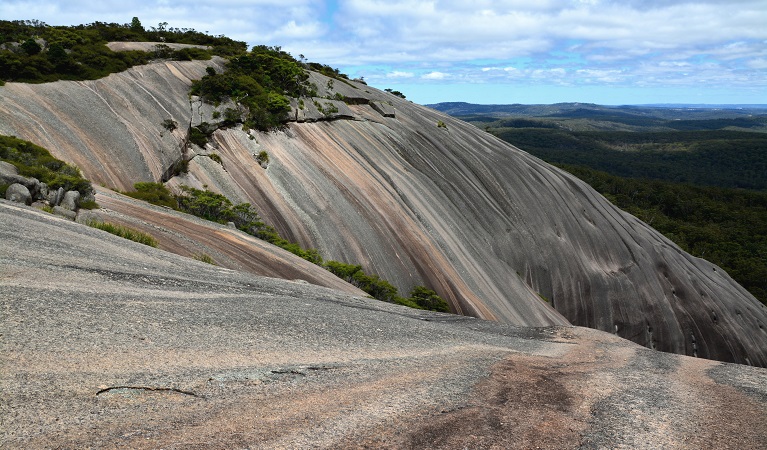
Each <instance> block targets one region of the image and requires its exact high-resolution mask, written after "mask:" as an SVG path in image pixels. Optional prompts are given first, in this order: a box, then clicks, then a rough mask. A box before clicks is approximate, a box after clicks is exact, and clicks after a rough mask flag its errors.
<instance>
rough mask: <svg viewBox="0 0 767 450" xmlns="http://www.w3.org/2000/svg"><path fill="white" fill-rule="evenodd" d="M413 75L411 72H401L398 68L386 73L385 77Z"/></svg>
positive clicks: (407, 76)
mask: <svg viewBox="0 0 767 450" xmlns="http://www.w3.org/2000/svg"><path fill="white" fill-rule="evenodd" d="M414 76H415V74H414V73H413V72H401V71H398V70H395V71H394V72H389V73H387V74H386V78H413V77H414Z"/></svg>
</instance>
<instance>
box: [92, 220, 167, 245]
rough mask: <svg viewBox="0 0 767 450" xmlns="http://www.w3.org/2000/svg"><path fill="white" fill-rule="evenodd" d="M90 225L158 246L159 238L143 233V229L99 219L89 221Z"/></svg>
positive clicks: (122, 236) (116, 234)
mask: <svg viewBox="0 0 767 450" xmlns="http://www.w3.org/2000/svg"><path fill="white" fill-rule="evenodd" d="M87 225H88V226H89V227H93V228H98V229H99V230H103V231H106V232H107V233H111V234H114V235H115V236H119V237H121V238H124V239H129V240H131V241H134V242H138V243H139V244H144V245H148V246H150V247H157V240H156V239H155V238H153V237H152V236H150V235H148V234H146V233H142V232H141V231H137V230H134V229H132V228H128V227H125V226H122V225H116V224H113V223H110V222H101V221H97V220H91V221H89V222H87Z"/></svg>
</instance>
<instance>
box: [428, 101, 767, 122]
mask: <svg viewBox="0 0 767 450" xmlns="http://www.w3.org/2000/svg"><path fill="white" fill-rule="evenodd" d="M426 106H427V107H429V108H432V109H436V110H437V111H442V112H444V113H446V114H450V115H451V116H456V117H461V118H465V117H471V116H483V115H484V116H488V117H495V118H503V117H508V116H533V117H546V116H548V117H563V118H564V117H587V118H598V117H605V116H607V117H610V116H622V117H651V118H655V119H662V120H684V119H697V120H701V119H734V118H744V117H754V116H764V115H767V105H672V104H669V105H622V106H605V105H597V104H594V103H554V104H550V105H523V104H519V103H515V104H508V105H480V104H475V103H465V102H444V103H434V104H429V105H426Z"/></svg>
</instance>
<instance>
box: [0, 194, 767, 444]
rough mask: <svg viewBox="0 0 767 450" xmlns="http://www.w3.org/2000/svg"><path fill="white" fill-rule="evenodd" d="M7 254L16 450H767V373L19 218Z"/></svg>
mask: <svg viewBox="0 0 767 450" xmlns="http://www.w3.org/2000/svg"><path fill="white" fill-rule="evenodd" d="M39 236H46V239H39V238H38V237H39ZM0 241H1V242H3V245H2V246H0V273H2V274H3V275H2V276H1V277H0V308H1V310H2V311H3V319H2V321H0V344H2V347H1V348H2V352H0V417H2V427H0V447H2V448H8V449H15V448H19V449H21V448H25V449H26V448H131V449H133V448H254V449H255V448H258V449H261V448H263V449H274V448H292V449H301V448H385V449H388V448H391V449H395V448H396V449H402V448H413V449H416V448H417V449H422V448H435V449H461V448H478V449H480V448H487V449H489V448H504V449H505V448H552V449H553V448H556V449H592V448H593V449H597V448H640V449H658V448H677V449H701V448H737V449H762V448H765V446H767V420H765V419H766V418H767V370H765V369H757V368H752V367H747V366H742V365H732V364H724V363H718V362H715V361H710V360H702V359H696V358H690V357H684V356H677V355H671V354H664V353H660V352H655V351H652V350H648V349H645V348H642V347H639V346H637V345H635V344H632V343H630V342H628V341H626V340H623V339H620V338H618V337H615V336H613V335H610V334H608V333H603V332H599V331H595V330H590V329H585V328H578V327H547V328H518V327H513V326H509V325H504V324H499V323H494V322H487V321H484V320H479V319H472V318H467V317H461V316H454V315H449V314H439V313H429V312H425V311H418V310H413V309H409V308H405V307H400V306H396V305H390V304H386V303H382V302H378V301H375V300H371V299H365V298H362V297H360V296H355V295H351V294H348V293H342V292H339V291H336V290H331V289H327V288H323V287H319V286H316V285H307V284H303V283H294V282H289V281H284V280H276V279H269V278H263V277H256V276H253V275H250V274H245V273H242V272H237V271H232V270H229V269H224V268H221V267H216V266H211V265H209V264H205V263H202V262H199V261H195V260H193V259H190V258H182V257H180V256H177V255H173V254H170V253H167V252H164V251H162V250H158V249H153V248H149V247H147V246H144V245H141V244H137V243H133V242H130V241H125V240H124V239H121V238H118V237H116V236H113V235H110V234H108V233H105V232H102V231H100V230H96V229H92V228H89V227H86V226H83V225H80V224H77V223H74V222H67V221H63V220H61V219H57V218H55V217H53V216H51V215H49V214H46V213H43V212H40V211H37V210H34V209H32V208H28V207H23V206H15V205H14V204H11V203H7V202H4V201H0Z"/></svg>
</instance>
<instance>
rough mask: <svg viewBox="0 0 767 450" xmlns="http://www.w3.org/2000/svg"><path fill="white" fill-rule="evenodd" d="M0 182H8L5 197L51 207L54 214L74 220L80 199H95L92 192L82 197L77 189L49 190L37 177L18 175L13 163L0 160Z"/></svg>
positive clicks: (28, 203)
mask: <svg viewBox="0 0 767 450" xmlns="http://www.w3.org/2000/svg"><path fill="white" fill-rule="evenodd" d="M0 184H8V185H9V186H8V188H7V189H6V190H5V199H6V200H9V201H12V202H16V203H24V204H25V205H32V204H33V203H34V205H33V206H38V207H40V206H46V203H47V205H48V206H50V207H52V208H53V212H54V214H57V215H59V216H62V217H66V218H67V219H70V220H75V218H76V217H77V210H78V209H79V207H80V202H81V201H82V200H85V201H88V200H93V199H95V197H94V195H93V193H91V194H89V195H88V196H86V197H82V196H81V195H80V192H78V191H66V192H65V191H64V188H62V187H59V188H58V189H56V190H52V191H51V190H49V189H48V185H47V184H45V183H41V182H40V180H38V179H37V178H31V177H29V178H28V177H25V176H22V175H19V170H18V169H17V168H16V166H14V165H13V164H10V163H8V162H5V161H0Z"/></svg>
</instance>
